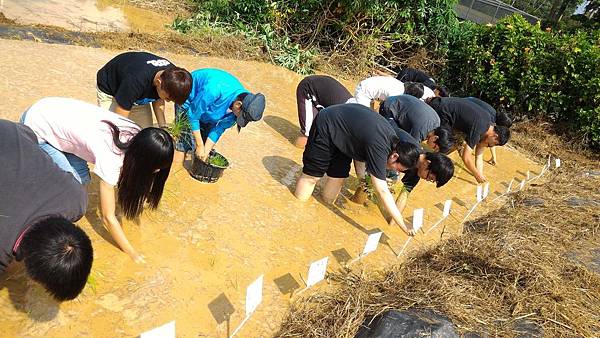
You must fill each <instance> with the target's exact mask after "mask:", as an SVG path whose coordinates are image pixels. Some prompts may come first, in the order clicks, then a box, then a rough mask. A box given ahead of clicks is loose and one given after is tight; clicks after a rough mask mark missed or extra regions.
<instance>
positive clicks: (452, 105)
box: [428, 97, 510, 183]
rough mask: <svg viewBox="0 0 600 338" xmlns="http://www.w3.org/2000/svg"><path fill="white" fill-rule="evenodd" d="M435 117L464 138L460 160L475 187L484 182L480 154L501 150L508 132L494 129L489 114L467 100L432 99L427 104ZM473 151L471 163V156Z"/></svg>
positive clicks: (496, 127) (500, 128)
mask: <svg viewBox="0 0 600 338" xmlns="http://www.w3.org/2000/svg"><path fill="white" fill-rule="evenodd" d="M428 103H429V104H430V105H431V107H432V108H433V109H434V110H435V111H436V112H437V113H438V114H439V116H440V122H441V125H445V126H448V127H450V128H452V129H454V130H457V131H459V132H461V133H463V134H464V136H465V142H464V145H463V149H462V153H461V157H462V159H463V161H464V163H465V166H466V167H467V169H469V171H471V173H472V174H473V176H475V179H476V180H477V182H478V183H483V182H486V181H487V179H486V178H485V176H484V175H483V150H484V149H485V148H486V147H494V146H503V145H505V144H506V142H508V140H509V138H510V130H509V129H508V128H507V127H505V126H499V125H496V124H495V123H494V122H493V120H492V118H491V116H490V114H489V113H488V112H487V111H485V109H483V108H482V107H481V106H479V105H477V104H476V103H473V102H472V101H471V100H469V99H466V98H459V97H436V98H433V99H431V100H430V101H429V102H428ZM473 151H475V160H473V157H472V156H471V154H472V153H473Z"/></svg>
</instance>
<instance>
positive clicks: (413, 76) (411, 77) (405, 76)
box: [396, 67, 436, 89]
mask: <svg viewBox="0 0 600 338" xmlns="http://www.w3.org/2000/svg"><path fill="white" fill-rule="evenodd" d="M396 79H398V80H400V81H402V82H419V83H422V84H424V85H425V86H427V87H429V88H430V89H433V88H434V87H435V85H436V83H435V80H434V79H433V78H432V77H431V76H429V74H427V73H425V72H424V71H422V70H419V69H415V68H410V67H407V68H404V69H402V70H401V71H400V72H399V73H398V75H396Z"/></svg>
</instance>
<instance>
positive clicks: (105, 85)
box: [96, 52, 175, 110]
mask: <svg viewBox="0 0 600 338" xmlns="http://www.w3.org/2000/svg"><path fill="white" fill-rule="evenodd" d="M171 67H175V66H174V65H173V64H172V63H171V62H170V61H169V60H167V59H165V58H161V57H160V56H157V55H154V54H150V53H146V52H127V53H123V54H119V55H117V56H116V57H114V58H113V59H112V60H110V61H109V62H108V63H107V64H106V65H104V67H102V68H101V69H100V70H99V71H98V74H97V76H96V78H97V85H98V89H100V90H101V91H102V92H104V93H106V94H108V95H111V96H113V97H114V98H115V100H116V101H117V103H118V104H119V106H121V107H122V108H123V109H126V110H131V107H132V106H133V104H134V103H138V104H146V103H149V102H152V101H155V100H158V99H159V98H160V97H159V96H158V93H157V92H156V88H155V87H154V85H153V84H152V82H153V80H154V76H155V75H156V73H158V72H159V71H161V70H164V69H167V68H171Z"/></svg>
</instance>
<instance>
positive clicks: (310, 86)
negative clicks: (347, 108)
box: [295, 75, 352, 148]
mask: <svg viewBox="0 0 600 338" xmlns="http://www.w3.org/2000/svg"><path fill="white" fill-rule="evenodd" d="M351 97H352V94H350V92H349V91H348V89H346V87H344V85H343V84H341V83H339V82H338V81H337V80H336V79H334V78H332V77H331V76H327V75H310V76H307V77H305V78H304V79H302V81H300V83H299V84H298V88H296V102H297V104H298V121H299V122H300V134H301V135H300V136H298V138H297V139H296V142H295V145H296V146H297V147H299V148H304V146H305V145H306V141H307V140H308V134H309V132H310V128H311V126H312V123H313V121H314V119H315V117H316V116H317V114H318V113H319V111H320V110H321V109H323V108H327V107H329V106H333V105H335V104H341V103H344V102H346V101H348V99H349V98H351Z"/></svg>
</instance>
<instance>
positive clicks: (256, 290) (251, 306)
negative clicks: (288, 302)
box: [246, 275, 264, 317]
mask: <svg viewBox="0 0 600 338" xmlns="http://www.w3.org/2000/svg"><path fill="white" fill-rule="evenodd" d="M263 276H264V275H261V276H260V277H258V278H257V279H256V280H255V281H254V282H252V284H250V285H248V288H247V289H246V316H247V317H248V316H250V315H251V314H252V313H253V312H254V311H255V310H256V308H257V307H258V305H259V304H260V303H261V302H262V290H263Z"/></svg>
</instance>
